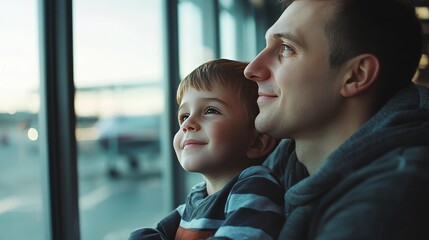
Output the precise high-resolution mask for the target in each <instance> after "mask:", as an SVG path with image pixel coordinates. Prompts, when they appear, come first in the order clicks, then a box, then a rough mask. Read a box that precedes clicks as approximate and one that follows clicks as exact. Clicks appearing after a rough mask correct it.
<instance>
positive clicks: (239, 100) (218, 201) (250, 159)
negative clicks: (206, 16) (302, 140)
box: [129, 59, 284, 240]
mask: <svg viewBox="0 0 429 240" xmlns="http://www.w3.org/2000/svg"><path fill="white" fill-rule="evenodd" d="M246 65H247V64H246V63H242V62H237V61H231V60H225V59H220V60H214V61H210V62H207V63H205V64H203V65H201V66H200V67H198V68H197V69H195V70H194V71H193V72H191V73H190V74H189V75H188V76H187V77H186V78H185V79H184V80H183V81H182V82H181V83H180V85H179V88H178V90H177V102H178V104H179V110H178V121H179V124H180V128H179V130H178V132H177V133H176V135H175V137H174V141H173V145H174V150H175V151H176V155H177V158H178V160H179V162H180V164H181V165H182V167H183V168H184V169H185V170H186V171H188V172H198V173H201V174H202V175H203V177H204V180H205V181H204V182H202V183H200V184H197V185H196V186H194V187H193V188H192V190H191V192H190V194H189V195H188V198H187V200H186V204H183V205H181V206H179V207H178V208H177V209H176V210H174V211H173V212H172V213H170V214H169V215H168V216H167V217H166V218H164V219H163V220H162V221H161V222H160V223H158V225H157V227H156V228H155V229H153V228H142V229H138V230H136V231H134V232H132V233H131V235H130V238H129V239H131V240H141V239H186V240H192V239H207V238H210V239H276V238H277V235H278V233H279V230H280V227H281V225H282V221H283V214H282V213H283V204H284V203H283V202H284V201H283V194H284V192H283V189H282V186H281V185H280V183H279V182H278V180H277V179H276V178H275V177H274V175H273V174H272V173H271V172H270V170H269V169H268V168H265V167H262V166H261V163H262V162H263V161H264V159H265V157H266V156H267V155H268V154H269V153H270V152H271V151H272V149H273V148H274V146H275V145H276V144H277V140H275V139H273V138H271V137H269V136H268V135H263V134H259V133H258V132H257V131H256V130H255V126H254V120H255V117H256V115H257V114H258V113H259V109H258V106H257V103H256V99H257V98H258V89H257V85H256V84H255V83H253V82H252V81H249V80H247V79H246V78H245V77H244V74H243V71H244V68H245V67H246Z"/></svg>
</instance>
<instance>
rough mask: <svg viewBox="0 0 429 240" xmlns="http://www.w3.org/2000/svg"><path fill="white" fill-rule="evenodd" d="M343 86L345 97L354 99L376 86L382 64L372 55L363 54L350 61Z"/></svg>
mask: <svg viewBox="0 0 429 240" xmlns="http://www.w3.org/2000/svg"><path fill="white" fill-rule="evenodd" d="M347 64H348V69H347V72H346V74H345V75H344V79H343V82H342V86H341V95H342V96H343V97H352V96H354V95H356V94H358V93H360V92H362V91H364V90H366V89H367V88H369V87H370V86H372V85H374V84H375V80H376V79H377V77H378V74H379V73H380V62H379V61H378V59H377V57H376V56H374V55H372V54H361V55H358V56H356V57H354V58H352V59H350V60H349V62H348V63H347Z"/></svg>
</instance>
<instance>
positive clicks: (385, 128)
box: [285, 85, 429, 206]
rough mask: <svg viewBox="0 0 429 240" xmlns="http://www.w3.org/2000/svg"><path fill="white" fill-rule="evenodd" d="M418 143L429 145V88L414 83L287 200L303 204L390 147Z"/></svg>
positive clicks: (288, 193) (289, 193)
mask: <svg viewBox="0 0 429 240" xmlns="http://www.w3.org/2000/svg"><path fill="white" fill-rule="evenodd" d="M418 145H425V146H429V89H428V88H426V87H423V86H418V85H412V86H410V87H408V88H406V89H404V90H402V91H401V92H399V93H398V94H396V95H395V96H394V97H392V98H391V99H390V100H389V101H388V102H387V103H386V104H385V105H384V107H382V108H381V109H380V110H379V111H378V112H377V113H376V115H374V116H373V117H372V118H371V119H370V120H368V121H367V122H366V123H365V124H364V125H363V126H362V127H361V128H360V129H359V130H358V131H357V132H356V133H354V134H353V135H352V136H351V137H350V138H349V139H348V140H346V141H345V142H344V143H343V144H342V145H341V146H340V147H339V148H338V149H337V150H335V151H334V152H333V153H332V154H331V155H329V156H328V158H327V159H326V161H325V162H324V163H323V164H322V165H321V166H320V167H319V169H318V170H317V171H316V172H315V173H314V174H312V175H311V176H309V177H307V178H305V179H303V180H301V181H300V182H298V183H297V184H296V185H294V186H293V187H291V188H290V189H289V191H287V192H286V196H285V197H286V203H288V204H291V205H295V206H297V205H303V204H305V203H307V202H309V201H311V200H312V199H314V198H315V197H317V196H319V195H320V194H322V193H323V192H325V191H326V190H328V189H331V188H332V187H333V186H334V185H336V184H337V183H338V182H340V181H341V180H342V179H344V178H345V177H347V176H348V175H349V174H350V173H352V172H353V171H356V170H357V169H361V168H363V167H365V166H366V165H368V164H370V163H371V162H372V161H375V160H376V159H378V158H379V157H381V156H383V155H384V154H386V153H388V152H389V151H392V150H394V149H396V148H399V147H403V146H418Z"/></svg>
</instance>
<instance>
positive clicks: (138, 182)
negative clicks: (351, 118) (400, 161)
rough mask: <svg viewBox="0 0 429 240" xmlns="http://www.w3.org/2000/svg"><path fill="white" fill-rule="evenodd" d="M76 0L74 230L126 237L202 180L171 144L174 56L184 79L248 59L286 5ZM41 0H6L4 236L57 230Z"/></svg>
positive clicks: (92, 238) (423, 11)
mask: <svg viewBox="0 0 429 240" xmlns="http://www.w3.org/2000/svg"><path fill="white" fill-rule="evenodd" d="M71 2H72V21H71V23H72V25H71V27H72V29H71V30H72V34H73V39H72V40H73V44H72V46H71V47H70V48H71V49H72V53H73V56H72V57H73V84H74V103H73V104H74V109H73V111H74V113H75V115H76V119H75V123H74V124H75V125H74V126H73V129H74V130H75V141H76V150H77V151H76V159H75V161H76V169H70V171H71V172H76V175H77V179H75V182H73V183H72V184H71V185H70V186H72V185H73V186H75V187H77V189H78V193H77V200H76V201H77V205H78V216H79V218H78V225H79V230H76V231H77V235H79V236H80V239H83V240H97V239H100V240H119V239H127V237H128V234H129V233H130V232H131V231H132V230H133V229H135V228H138V227H143V226H146V227H150V226H154V224H156V223H157V222H158V221H159V220H160V219H161V218H162V217H164V216H165V215H166V214H168V213H169V212H170V211H171V210H172V209H173V208H174V206H176V205H177V204H178V203H180V202H181V201H182V200H183V199H184V198H185V196H186V193H187V192H188V191H189V189H190V187H191V186H192V185H194V184H195V183H197V182H199V181H201V177H200V176H199V175H197V174H189V173H185V172H184V171H183V170H181V169H180V168H178V167H177V165H175V162H176V159H175V156H174V154H171V153H172V148H171V136H172V134H173V133H174V131H175V128H174V124H173V125H172V123H175V122H176V116H175V114H176V106H175V95H174V93H175V88H176V86H177V84H178V82H177V81H175V80H172V79H171V76H172V74H171V72H172V70H171V67H172V64H171V62H174V64H173V65H174V66H176V68H175V70H174V71H173V72H174V73H173V74H176V75H177V79H182V78H183V77H184V76H186V75H187V74H188V73H189V72H190V71H191V70H193V69H194V68H195V67H197V66H198V65H200V64H201V63H203V62H205V61H208V60H212V59H214V58H229V59H235V60H241V61H251V60H252V59H253V58H254V57H255V56H256V55H257V53H258V52H259V51H260V50H262V49H263V48H264V46H265V39H264V34H265V31H266V30H267V28H268V27H269V26H271V24H272V23H274V21H275V20H276V19H277V17H278V16H279V15H280V14H281V12H282V8H281V6H280V5H278V4H277V1H275V0H177V1H167V0H121V1H119V0H73V1H71ZM414 3H415V4H416V9H417V11H418V14H419V16H420V18H421V20H422V22H423V24H424V32H425V39H424V43H423V44H424V45H423V46H424V53H423V55H422V60H421V63H420V66H419V70H418V71H417V73H416V77H415V81H416V82H419V83H424V84H427V82H428V79H429V74H428V70H427V69H428V68H427V65H428V55H427V52H428V33H429V27H428V26H429V25H428V19H429V8H428V6H429V3H428V2H427V1H426V0H424V1H422V0H416V1H414ZM43 4H44V1H41V0H40V1H37V0H16V1H6V0H0V6H2V7H1V8H0V36H1V37H0V229H1V230H0V239H2V240H3V239H4V240H7V239H14V240H24V239H29V238H31V239H33V240H45V239H50V238H51V237H52V238H54V237H53V236H52V234H51V233H50V232H52V229H51V228H52V225H51V223H50V221H52V217H50V216H47V215H49V211H48V210H47V209H49V208H50V206H51V205H53V204H55V201H54V200H52V199H51V198H49V193H48V192H50V188H51V185H50V184H56V183H49V184H48V183H47V182H46V179H48V180H49V177H48V176H49V175H50V174H49V169H47V168H46V164H45V163H46V162H47V161H58V162H59V163H61V161H63V160H62V159H47V156H46V154H45V153H44V151H45V149H44V146H47V148H48V149H49V148H50V147H51V146H50V145H51V144H54V143H48V141H47V139H46V138H45V137H44V136H45V135H46V134H45V133H44V132H46V131H47V129H43V128H44V127H43V126H46V122H45V121H46V120H44V118H43V117H41V113H42V112H43V111H42V110H43V109H44V108H46V106H45V104H44V103H43V101H42V99H43V98H44V95H45V92H44V91H42V90H41V87H40V86H42V85H43V84H42V83H43V79H42V78H41V76H43V74H42V73H41V66H42V65H43V64H42V61H44V58H43V57H42V54H41V49H42V48H41V42H40V41H41V40H40V39H41V38H40V34H43V31H41V28H42V26H41V22H42V21H40V19H41V17H42V16H41V15H42V14H43V13H42V12H41V11H40V8H41V6H43ZM172 9H173V10H175V11H173V12H174V13H176V14H177V16H175V17H176V18H175V20H176V21H171V15H169V14H171V10H172ZM169 19H170V20H169ZM172 32H173V33H176V35H173V36H176V38H173V40H172V39H171V36H172V35H171V33H172ZM171 41H173V47H172V46H171V44H172V42H171ZM48 47H49V46H48ZM171 49H173V50H171ZM47 128H49V125H48V126H47ZM56 131H61V129H57V130H56ZM60 179H61V176H60ZM72 201H74V200H73V199H72ZM54 239H55V238H54Z"/></svg>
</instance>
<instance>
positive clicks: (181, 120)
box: [179, 114, 189, 124]
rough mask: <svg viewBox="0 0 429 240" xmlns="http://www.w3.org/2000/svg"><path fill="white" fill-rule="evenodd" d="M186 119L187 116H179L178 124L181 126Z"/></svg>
mask: <svg viewBox="0 0 429 240" xmlns="http://www.w3.org/2000/svg"><path fill="white" fill-rule="evenodd" d="M188 117H189V114H180V115H179V124H182V123H183V122H184V121H185V120H186V119H187V118H188Z"/></svg>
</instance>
